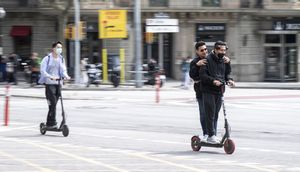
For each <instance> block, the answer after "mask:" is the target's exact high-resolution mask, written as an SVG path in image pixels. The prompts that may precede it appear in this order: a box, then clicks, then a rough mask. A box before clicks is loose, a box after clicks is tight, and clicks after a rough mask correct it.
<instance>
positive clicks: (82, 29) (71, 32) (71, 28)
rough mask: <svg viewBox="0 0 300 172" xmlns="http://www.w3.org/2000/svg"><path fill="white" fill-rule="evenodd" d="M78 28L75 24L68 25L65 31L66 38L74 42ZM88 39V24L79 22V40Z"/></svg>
mask: <svg viewBox="0 0 300 172" xmlns="http://www.w3.org/2000/svg"><path fill="white" fill-rule="evenodd" d="M75 34H76V26H75V25H74V24H68V26H67V28H66V29H65V38H66V39H71V40H74V39H75V37H76V35H75ZM85 38H86V22H85V21H80V22H79V40H82V39H85Z"/></svg>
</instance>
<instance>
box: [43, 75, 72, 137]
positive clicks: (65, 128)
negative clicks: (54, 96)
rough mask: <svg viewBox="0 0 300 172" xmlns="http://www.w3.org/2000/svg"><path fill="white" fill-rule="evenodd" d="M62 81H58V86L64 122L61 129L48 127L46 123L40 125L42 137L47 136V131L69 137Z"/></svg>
mask: <svg viewBox="0 0 300 172" xmlns="http://www.w3.org/2000/svg"><path fill="white" fill-rule="evenodd" d="M60 81H61V79H58V85H59V99H60V103H61V109H62V114H61V115H62V121H61V123H60V126H59V128H53V127H47V125H46V124H45V123H41V124H40V132H41V134H42V135H45V134H46V132H47V131H54V132H62V134H63V136H65V137H67V136H68V135H69V127H68V126H67V124H66V115H65V110H64V105H63V98H62V94H61V84H60Z"/></svg>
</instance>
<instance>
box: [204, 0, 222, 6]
mask: <svg viewBox="0 0 300 172" xmlns="http://www.w3.org/2000/svg"><path fill="white" fill-rule="evenodd" d="M220 4H221V2H220V0H202V6H203V7H220Z"/></svg>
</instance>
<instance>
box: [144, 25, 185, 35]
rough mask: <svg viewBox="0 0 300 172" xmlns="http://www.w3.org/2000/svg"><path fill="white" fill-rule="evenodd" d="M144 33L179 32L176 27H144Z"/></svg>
mask: <svg viewBox="0 0 300 172" xmlns="http://www.w3.org/2000/svg"><path fill="white" fill-rule="evenodd" d="M146 32H150V33H174V32H179V27H178V26H146Z"/></svg>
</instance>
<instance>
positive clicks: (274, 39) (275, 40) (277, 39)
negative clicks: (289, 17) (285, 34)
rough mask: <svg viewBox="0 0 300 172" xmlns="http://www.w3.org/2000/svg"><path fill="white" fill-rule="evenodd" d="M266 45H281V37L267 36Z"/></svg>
mask: <svg viewBox="0 0 300 172" xmlns="http://www.w3.org/2000/svg"><path fill="white" fill-rule="evenodd" d="M265 43H280V35H273V34H270V35H266V39H265Z"/></svg>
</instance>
